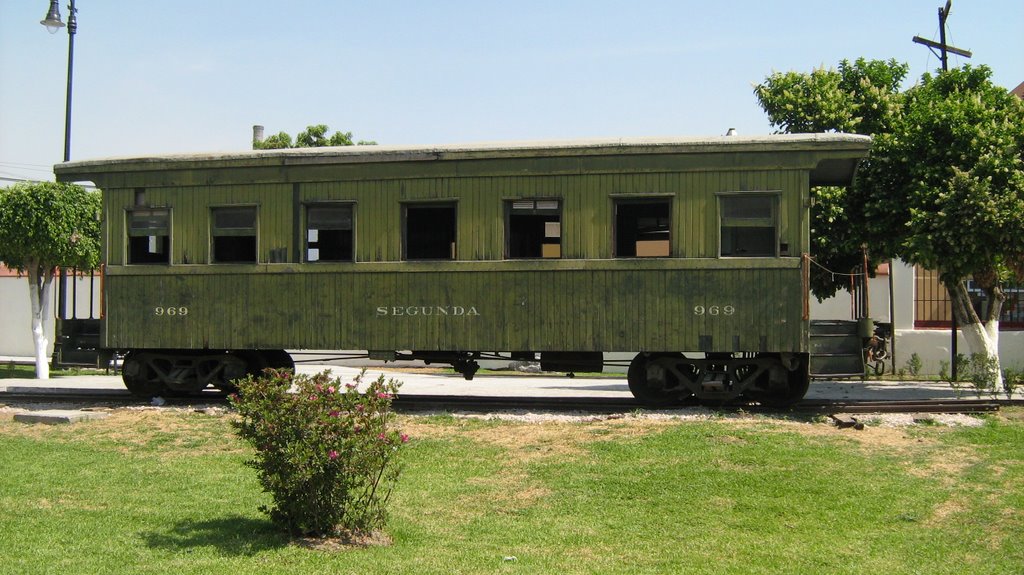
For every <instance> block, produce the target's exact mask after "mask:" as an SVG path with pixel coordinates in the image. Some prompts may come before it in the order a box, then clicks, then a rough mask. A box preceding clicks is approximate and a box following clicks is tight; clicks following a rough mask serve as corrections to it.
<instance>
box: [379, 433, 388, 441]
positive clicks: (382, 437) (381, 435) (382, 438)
mask: <svg viewBox="0 0 1024 575" xmlns="http://www.w3.org/2000/svg"><path fill="white" fill-rule="evenodd" d="M377 439H379V440H381V441H384V440H386V439H387V436H385V435H384V434H383V433H378V434H377Z"/></svg>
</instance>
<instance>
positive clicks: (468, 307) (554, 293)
mask: <svg viewBox="0 0 1024 575" xmlns="http://www.w3.org/2000/svg"><path fill="white" fill-rule="evenodd" d="M613 263H614V262H613ZM626 263H630V262H626ZM748 266H749V267H741V268H739V269H729V268H721V267H720V268H718V269H706V268H701V267H698V266H693V265H683V266H679V265H676V266H671V265H669V266H665V265H662V266H646V265H640V263H637V265H606V266H575V267H565V268H564V269H557V270H551V269H545V267H543V266H539V265H535V266H530V265H521V266H516V267H515V269H506V270H502V269H500V268H501V267H505V266H497V267H496V266H494V265H490V266H488V265H483V264H479V265H478V264H463V265H461V266H458V267H456V266H453V265H449V266H446V267H444V268H443V269H441V270H438V271H433V272H432V271H426V268H421V269H419V270H416V271H407V270H399V269H396V268H395V266H389V267H390V268H391V269H382V270H380V271H374V270H366V269H364V270H362V271H358V272H354V271H348V272H333V271H332V272H322V273H294V272H293V271H289V270H278V269H274V268H275V266H266V267H262V269H259V270H252V269H251V270H242V269H238V270H236V271H230V272H229V271H227V270H225V271H224V272H222V273H217V274H212V273H185V274H178V275H174V276H167V275H162V274H115V275H111V276H110V277H108V279H107V284H108V289H109V293H117V294H120V297H118V298H116V299H112V300H108V307H107V330H106V341H105V345H107V346H110V347H112V348H131V347H141V348H213V349H224V348H226V349H233V348H243V349H245V348H269V349H273V348H280V347H287V348H308V349H383V350H387V349H419V350H466V351H470V350H480V349H485V350H506V351H516V350H533V351H547V350H551V351H557V350H572V351H629V350H646V351H670V350H685V351H701V350H702V348H703V347H706V346H707V344H708V342H710V343H711V346H713V348H714V349H715V350H727V351H752V352H753V351H776V352H779V351H806V348H805V347H803V346H801V345H800V344H799V342H801V341H803V340H804V338H803V335H804V334H803V331H802V330H803V327H802V325H803V324H802V322H801V321H800V319H799V318H800V314H801V309H802V293H801V289H800V268H799V260H793V261H781V260H778V261H776V262H775V263H774V265H771V266H768V267H762V266H758V265H757V264H756V263H754V262H751V263H749V264H748ZM242 267H248V266H242ZM369 267H377V266H369ZM459 268H461V269H459ZM310 302H316V304H315V305H310ZM698 306H700V308H702V309H703V310H704V311H703V313H695V308H697V307H698ZM439 307H440V308H444V309H445V310H446V311H445V312H441V311H440V310H439V309H438V308H439ZM170 310H173V311H170ZM709 351H710V349H709Z"/></svg>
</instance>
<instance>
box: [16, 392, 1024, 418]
mask: <svg viewBox="0 0 1024 575" xmlns="http://www.w3.org/2000/svg"><path fill="white" fill-rule="evenodd" d="M226 403H227V399H226V397H225V396H224V394H221V393H217V392H212V391H211V392H204V393H202V394H199V395H194V396H189V397H167V398H160V399H159V400H155V401H154V400H144V399H139V398H137V397H134V396H132V395H130V394H129V393H128V392H127V391H122V390H114V389H111V390H76V391H61V392H54V391H52V390H49V391H47V392H29V391H25V390H16V391H7V392H0V404H7V405H12V404H14V405H18V404H31V405H58V404H66V405H71V406H80V405H88V406H104V407H125V406H145V405H154V404H158V405H168V406H190V405H223V404H226ZM1007 405H1024V401H1022V400H1005V399H1002V400H1000V399H957V400H950V399H942V400H887V401H877V400H873V401H854V400H805V401H802V402H800V403H799V404H797V405H795V406H792V407H789V408H770V407H764V406H760V405H757V404H752V403H731V404H725V405H721V406H715V407H712V408H711V409H716V410H721V411H724V412H729V411H745V412H750V413H783V414H785V413H791V414H794V415H815V414H820V415H830V414H838V413H842V414H865V413H986V412H993V411H998V410H999V408H1000V407H1002V406H1007ZM694 407H699V404H697V403H696V402H693V403H686V404H683V405H680V406H678V407H674V408H669V409H667V410H668V411H671V410H672V409H686V408H694ZM394 408H395V410H396V411H398V412H402V413H423V412H432V411H471V412H484V413H486V412H489V411H546V412H556V413H580V412H582V413H622V412H632V411H649V409H647V408H645V407H644V406H642V405H641V404H639V403H638V402H637V401H636V400H634V399H632V398H606V397H510V396H449V395H444V396H440V395H400V396H399V397H397V398H396V399H395V403H394Z"/></svg>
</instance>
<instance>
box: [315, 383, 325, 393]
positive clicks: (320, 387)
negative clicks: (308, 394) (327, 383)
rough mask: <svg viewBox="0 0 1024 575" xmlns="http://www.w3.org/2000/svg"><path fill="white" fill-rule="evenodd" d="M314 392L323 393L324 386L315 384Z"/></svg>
mask: <svg viewBox="0 0 1024 575" xmlns="http://www.w3.org/2000/svg"><path fill="white" fill-rule="evenodd" d="M316 390H317V391H320V392H323V390H324V386H322V385H320V384H319V383H318V384H316Z"/></svg>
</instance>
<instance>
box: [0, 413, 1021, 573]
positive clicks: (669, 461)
mask: <svg viewBox="0 0 1024 575" xmlns="http://www.w3.org/2000/svg"><path fill="white" fill-rule="evenodd" d="M230 417H232V416H230V415H228V416H214V415H206V414H202V413H193V412H188V411H180V410H177V411H172V410H160V411H155V410H118V411H116V412H114V414H113V415H112V416H111V417H110V418H109V419H106V420H103V421H97V422H88V423H80V424H76V425H74V426H44V425H27V424H21V423H15V422H13V421H10V420H9V419H5V420H0V573H4V574H6V573H55V574H57V573H59V574H66V573H76V574H77V573H133V574H138V573H143V574H144V573H174V574H178V573H203V574H207V573H227V574H231V575H240V574H244V573H302V574H308V573H417V574H419V573H557V574H570V573H814V574H825V573H850V574H858V575H859V574H864V573H886V574H898V573H929V574H933V573H950V574H952V573H956V574H960V573H1017V574H1019V573H1021V572H1022V570H1024V544H1022V538H1021V533H1022V532H1024V464H1022V462H1024V410H1006V411H1004V412H1003V413H1002V414H1000V415H997V416H993V417H991V418H989V419H988V420H987V421H986V423H985V425H983V426H981V427H975V428H950V427H943V426H914V427H909V428H898V429H891V428H881V427H869V428H868V429H866V430H864V431H854V430H842V431H840V430H836V429H834V428H832V427H830V426H829V425H827V424H824V423H807V422H795V421H777V420H770V419H765V418H751V419H745V420H738V421H737V420H724V419H723V420H713V421H703V422H658V421H651V420H635V419H628V418H627V419H621V420H611V421H600V422H588V423H544V424H527V423H508V422H492V421H474V420H462V419H455V418H450V417H436V416H435V417H413V416H405V417H402V418H400V422H401V423H402V426H403V428H404V429H405V430H406V431H407V432H408V433H410V435H412V437H413V440H412V441H411V442H410V443H409V444H408V446H407V449H406V451H405V452H404V471H403V476H402V478H401V480H400V481H399V486H398V489H397V491H396V492H395V494H394V497H393V499H392V507H391V509H392V520H391V522H390V524H389V527H388V532H389V534H390V535H391V536H392V538H393V540H394V541H393V544H392V545H390V546H386V547H372V548H363V549H340V550H338V549H335V550H331V551H327V550H323V549H311V548H308V547H303V546H300V545H296V544H294V543H291V542H290V541H289V540H288V538H287V537H285V536H282V535H281V534H279V533H277V532H275V530H274V528H273V526H272V525H271V524H270V523H269V521H268V519H267V518H266V517H265V516H264V515H262V514H261V513H260V512H259V511H258V510H257V507H258V506H259V505H260V504H263V503H266V502H267V498H266V496H265V495H264V494H262V493H261V492H260V489H259V486H258V484H257V482H256V479H255V475H254V472H253V471H252V470H251V469H249V468H248V467H245V466H244V465H243V462H244V461H245V459H246V458H247V457H248V456H249V452H248V450H247V448H246V447H245V446H244V445H243V444H241V443H240V442H239V441H238V440H236V439H235V438H234V437H233V435H232V432H231V429H230V426H229V423H228V422H229V418H230ZM512 558H514V559H512Z"/></svg>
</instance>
